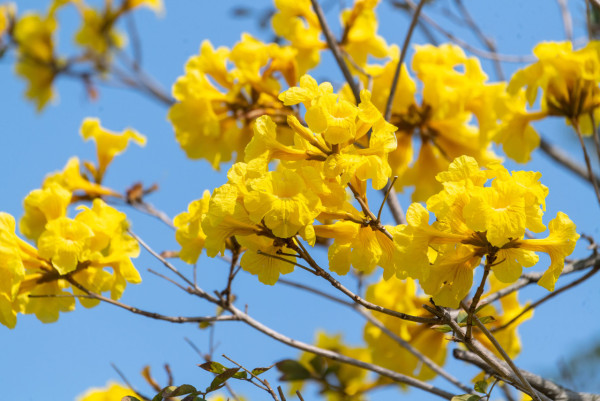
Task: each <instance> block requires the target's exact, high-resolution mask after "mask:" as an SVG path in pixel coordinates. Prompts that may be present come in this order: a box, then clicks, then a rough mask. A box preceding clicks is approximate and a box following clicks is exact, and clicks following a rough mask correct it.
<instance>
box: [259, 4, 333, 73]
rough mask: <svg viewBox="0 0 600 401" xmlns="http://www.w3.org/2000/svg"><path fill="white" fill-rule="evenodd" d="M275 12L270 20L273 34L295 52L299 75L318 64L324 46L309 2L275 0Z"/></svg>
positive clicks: (319, 26)
mask: <svg viewBox="0 0 600 401" xmlns="http://www.w3.org/2000/svg"><path fill="white" fill-rule="evenodd" d="M275 9H276V12H275V14H273V17H272V19H271V26H272V27H273V31H274V32H275V34H277V35H279V36H281V37H283V38H284V39H286V40H287V41H289V42H290V44H291V47H292V48H294V49H296V50H297V52H298V53H297V59H298V70H299V71H300V73H299V74H300V75H302V74H304V73H305V72H306V71H308V70H310V69H312V68H314V67H315V66H316V65H318V64H319V61H320V56H319V52H320V50H321V49H323V48H325V46H326V45H325V44H324V43H323V42H322V41H321V40H320V39H319V37H320V35H321V25H320V24H319V19H318V18H317V15H316V14H315V12H314V11H313V8H312V5H311V3H310V0H275Z"/></svg>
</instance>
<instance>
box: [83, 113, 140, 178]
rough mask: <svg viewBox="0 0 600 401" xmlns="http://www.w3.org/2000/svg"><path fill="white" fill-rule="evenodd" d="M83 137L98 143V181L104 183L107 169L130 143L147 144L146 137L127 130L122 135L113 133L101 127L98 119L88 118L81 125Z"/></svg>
mask: <svg viewBox="0 0 600 401" xmlns="http://www.w3.org/2000/svg"><path fill="white" fill-rule="evenodd" d="M81 136H82V137H83V139H85V140H86V141H87V140H89V139H93V140H94V141H95V142H96V154H97V156H98V170H97V172H96V181H98V182H100V181H102V177H103V176H104V173H105V172H106V168H107V167H108V165H109V164H110V162H112V160H113V159H114V157H115V156H117V155H119V154H121V153H123V152H124V151H125V149H127V146H129V142H130V141H133V142H135V143H137V144H138V145H140V146H144V145H145V144H146V137H145V136H143V135H141V134H139V133H138V132H136V131H134V130H133V129H130V128H128V129H126V130H124V131H123V132H121V133H115V132H111V131H109V130H107V129H105V128H103V127H101V126H100V120H98V119H97V118H86V119H85V120H83V123H82V124H81Z"/></svg>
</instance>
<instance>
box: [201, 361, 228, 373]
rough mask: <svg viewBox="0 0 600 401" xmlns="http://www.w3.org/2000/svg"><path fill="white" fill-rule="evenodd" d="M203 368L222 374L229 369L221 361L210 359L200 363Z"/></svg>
mask: <svg viewBox="0 0 600 401" xmlns="http://www.w3.org/2000/svg"><path fill="white" fill-rule="evenodd" d="M198 366H200V367H201V368H202V369H204V370H207V371H209V372H212V373H216V374H221V373H223V372H225V371H226V370H227V368H226V367H225V366H223V365H221V364H220V363H219V362H214V361H208V362H204V363H203V364H202V365H198Z"/></svg>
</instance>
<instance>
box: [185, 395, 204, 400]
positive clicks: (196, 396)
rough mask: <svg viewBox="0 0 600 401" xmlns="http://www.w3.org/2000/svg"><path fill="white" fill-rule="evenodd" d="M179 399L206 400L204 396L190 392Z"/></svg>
mask: <svg viewBox="0 0 600 401" xmlns="http://www.w3.org/2000/svg"><path fill="white" fill-rule="evenodd" d="M181 401H206V398H204V397H202V396H200V395H194V394H190V395H188V396H186V397H185V398H184V399H183V400H181Z"/></svg>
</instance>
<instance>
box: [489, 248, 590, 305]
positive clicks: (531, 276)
mask: <svg viewBox="0 0 600 401" xmlns="http://www.w3.org/2000/svg"><path fill="white" fill-rule="evenodd" d="M594 266H600V255H598V254H592V255H590V256H588V257H587V258H583V259H578V260H576V261H573V262H570V263H568V264H566V265H565V268H564V269H563V272H562V274H561V275H562V276H564V275H567V274H571V273H575V272H578V271H581V270H585V269H588V268H590V267H594ZM543 274H544V273H541V272H535V273H526V274H523V275H521V278H520V279H519V280H517V282H516V283H513V284H511V285H509V286H507V287H504V288H502V289H501V290H498V291H496V292H494V293H492V294H490V295H488V296H487V297H485V299H483V300H482V301H480V302H479V305H480V306H483V305H488V304H490V303H492V302H494V301H497V300H498V299H500V298H502V297H505V296H506V295H508V294H510V293H513V292H515V291H518V290H520V289H521V288H523V287H526V286H528V285H530V284H535V283H537V282H538V281H539V280H540V279H541V278H542V276H543Z"/></svg>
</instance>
